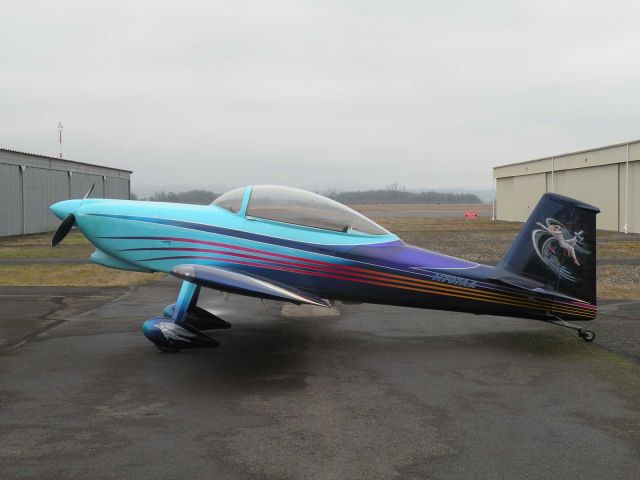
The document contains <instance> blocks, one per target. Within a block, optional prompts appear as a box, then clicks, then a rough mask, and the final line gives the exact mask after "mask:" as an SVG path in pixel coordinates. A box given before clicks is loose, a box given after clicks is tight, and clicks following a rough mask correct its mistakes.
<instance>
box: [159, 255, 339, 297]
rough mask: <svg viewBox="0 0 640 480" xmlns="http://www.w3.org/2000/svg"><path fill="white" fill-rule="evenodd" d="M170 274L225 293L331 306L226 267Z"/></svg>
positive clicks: (189, 267)
mask: <svg viewBox="0 0 640 480" xmlns="http://www.w3.org/2000/svg"><path fill="white" fill-rule="evenodd" d="M171 274H172V275H173V276H175V277H178V278H179V279H181V280H186V281H187V282H191V283H194V284H196V285H200V286H203V287H208V288H213V289H215V290H222V291H224V292H229V293H237V294H240V295H247V296H250V297H258V298H266V299H270V300H279V301H281V302H292V303H297V304H310V305H318V306H320V307H329V306H330V304H329V303H328V302H327V301H325V300H323V299H322V298H320V297H317V296H315V295H312V294H310V293H306V292H303V291H301V290H298V289H296V288H293V287H290V286H288V285H282V284H279V283H276V282H273V281H272V280H266V279H264V278H260V277H258V276H254V275H249V274H246V273H241V272H238V271H234V270H228V269H226V268H220V267H211V266H208V265H196V264H193V265H191V264H189V265H178V266H176V267H174V268H173V269H172V270H171Z"/></svg>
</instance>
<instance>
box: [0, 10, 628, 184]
mask: <svg viewBox="0 0 640 480" xmlns="http://www.w3.org/2000/svg"><path fill="white" fill-rule="evenodd" d="M638 18H640V2H638V1H637V0H635V1H628V2H622V1H608V2H602V1H595V2H593V1H584V0H582V1H559V0H555V1H545V2H542V1H538V2H536V1H513V0H508V1H490V0H484V1H477V0H475V1H453V0H443V1H426V0H416V1H401V0H394V1H373V0H363V1H347V0H338V1H327V0H325V1H304V0H294V1H242V0H233V1H232V0H229V1H215V0H207V1H201V2H196V1H158V0H153V1H127V2H118V1H115V0H108V1H90V2H89V1H82V0H78V1H75V2H69V1H64V0H60V1H51V0H47V1H29V0H21V1H12V2H3V5H2V8H1V10H0V126H1V129H0V147H4V148H11V149H16V150H23V151H28V152H34V153H41V154H46V155H53V156H56V155H57V153H58V144H57V141H58V132H57V125H58V121H59V120H61V121H62V123H63V124H64V144H63V149H64V155H65V157H66V158H69V159H72V160H77V161H85V162H90V163H98V164H105V165H110V166H115V167H120V168H126V169H131V170H133V171H134V174H133V189H134V191H138V192H141V193H145V194H146V193H147V192H150V191H153V190H154V189H160V188H163V189H167V188H169V189H171V188H172V185H173V186H175V188H185V187H191V186H193V187H196V186H199V187H203V188H209V189H214V190H221V189H227V188H231V187H234V186H238V185H244V184H249V183H278V184H288V185H294V186H299V187H303V188H310V189H320V190H323V189H327V188H337V189H350V188H369V187H384V186H385V185H387V184H389V183H391V182H394V181H397V182H398V183H399V184H400V185H404V186H406V187H407V188H418V187H435V188H444V187H463V188H480V189H490V188H491V167H492V166H494V165H499V164H503V163H509V162H515V161H522V160H527V159H531V158H536V157H541V156H546V155H551V154H557V153H562V152H565V151H572V150H578V149H583V148H589V147H595V146H600V145H605V144H609V143H617V142H622V141H626V140H631V139H636V138H639V137H640V118H639V117H640V62H639V61H638V59H640V28H638Z"/></svg>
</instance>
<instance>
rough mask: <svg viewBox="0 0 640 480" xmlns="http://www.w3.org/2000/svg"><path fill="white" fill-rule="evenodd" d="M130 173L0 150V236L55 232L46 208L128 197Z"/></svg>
mask: <svg viewBox="0 0 640 480" xmlns="http://www.w3.org/2000/svg"><path fill="white" fill-rule="evenodd" d="M131 173H132V172H131V171H129V170H121V169H118V168H111V167H103V166H100V165H91V164H88V163H81V162H74V161H71V160H66V159H61V158H55V157H47V156H44V155H35V154H32V153H24V152H18V151H15V150H7V149H3V148H0V237H2V236H9V235H24V234H28V233H39V232H48V231H52V230H55V229H56V228H57V227H58V224H59V223H60V221H59V220H58V219H57V218H56V217H55V216H54V215H53V214H52V213H51V212H50V211H49V205H51V204H52V203H55V202H59V201H61V200H68V199H71V198H82V197H83V196H84V195H85V193H87V191H88V190H89V188H90V187H91V185H92V184H94V183H95V188H94V190H93V193H92V194H91V196H92V197H96V198H100V197H102V198H122V199H128V198H130V192H131Z"/></svg>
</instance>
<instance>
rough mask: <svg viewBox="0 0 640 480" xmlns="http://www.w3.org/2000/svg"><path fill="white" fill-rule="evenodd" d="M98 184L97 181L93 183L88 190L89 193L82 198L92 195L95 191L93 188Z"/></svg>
mask: <svg viewBox="0 0 640 480" xmlns="http://www.w3.org/2000/svg"><path fill="white" fill-rule="evenodd" d="M95 186H96V184H95V182H94V183H92V184H91V188H90V189H89V191H88V192H87V194H86V195H85V196H84V197H83V198H82V199H83V200H84V199H86V198H87V197H89V195H91V192H93V188H94V187H95Z"/></svg>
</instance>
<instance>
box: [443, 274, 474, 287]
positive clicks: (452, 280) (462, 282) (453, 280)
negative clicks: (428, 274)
mask: <svg viewBox="0 0 640 480" xmlns="http://www.w3.org/2000/svg"><path fill="white" fill-rule="evenodd" d="M433 280H434V281H436V282H442V283H448V284H449V285H459V286H461V287H466V288H476V284H477V283H478V282H476V281H475V280H469V279H468V278H462V277H456V276H455V275H447V274H446V273H434V274H433Z"/></svg>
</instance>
